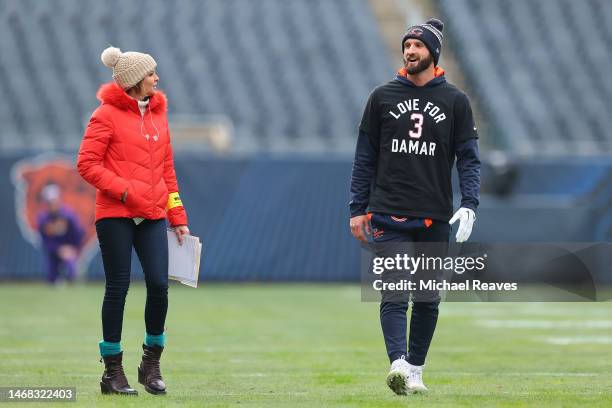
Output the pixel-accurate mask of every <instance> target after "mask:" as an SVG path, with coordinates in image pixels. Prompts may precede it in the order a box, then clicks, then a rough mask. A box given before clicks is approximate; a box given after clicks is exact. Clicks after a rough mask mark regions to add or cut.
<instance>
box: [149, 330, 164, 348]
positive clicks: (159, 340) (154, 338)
mask: <svg viewBox="0 0 612 408" xmlns="http://www.w3.org/2000/svg"><path fill="white" fill-rule="evenodd" d="M144 342H145V345H146V346H149V347H151V346H160V347H164V345H165V344H166V333H162V334H157V335H153V334H149V333H145V341H144Z"/></svg>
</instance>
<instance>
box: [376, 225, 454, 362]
mask: <svg viewBox="0 0 612 408" xmlns="http://www.w3.org/2000/svg"><path fill="white" fill-rule="evenodd" d="M371 222H372V233H373V236H374V242H376V243H382V242H390V243H391V242H448V240H449V235H450V225H449V224H448V223H447V222H443V221H436V220H432V221H430V220H425V219H423V218H413V217H403V218H398V217H391V216H389V215H384V214H375V215H374V216H373V217H372V220H371ZM439 304H440V302H439V301H417V302H414V301H413V303H412V314H411V317H410V334H409V339H408V340H409V341H408V345H407V344H406V334H407V333H406V332H407V316H406V315H407V312H408V301H407V300H406V301H399V302H398V301H393V302H386V301H384V298H383V301H382V302H381V303H380V324H381V326H382V332H383V336H384V338H385V346H386V348H387V355H388V356H389V361H390V362H393V361H394V360H396V359H398V358H402V356H404V357H405V358H406V357H407V358H406V360H408V362H409V363H410V364H412V365H417V366H421V365H423V364H425V358H426V357H427V352H428V351H429V345H430V344H431V339H432V338H433V334H434V331H435V329H436V323H437V322H438V305H439ZM407 346H408V347H407Z"/></svg>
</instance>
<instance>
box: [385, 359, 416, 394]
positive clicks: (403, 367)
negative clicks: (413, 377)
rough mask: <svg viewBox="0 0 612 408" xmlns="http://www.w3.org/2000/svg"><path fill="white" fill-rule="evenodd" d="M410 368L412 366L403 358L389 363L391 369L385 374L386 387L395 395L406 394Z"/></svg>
mask: <svg viewBox="0 0 612 408" xmlns="http://www.w3.org/2000/svg"><path fill="white" fill-rule="evenodd" d="M410 367H412V366H411V365H410V364H408V362H407V361H406V360H404V359H403V358H398V359H397V360H395V361H394V362H393V363H391V369H390V370H389V374H387V385H388V386H389V388H391V390H393V392H394V393H396V394H397V395H406V394H408V377H409V376H410Z"/></svg>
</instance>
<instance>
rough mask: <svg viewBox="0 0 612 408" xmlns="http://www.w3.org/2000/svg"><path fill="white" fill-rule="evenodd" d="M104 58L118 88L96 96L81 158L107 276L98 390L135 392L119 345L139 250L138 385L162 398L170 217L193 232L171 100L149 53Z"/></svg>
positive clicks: (112, 53)
mask: <svg viewBox="0 0 612 408" xmlns="http://www.w3.org/2000/svg"><path fill="white" fill-rule="evenodd" d="M101 58H102V62H103V63H104V64H105V65H106V66H108V67H110V68H112V69H113V80H114V82H111V83H107V84H105V85H102V86H101V87H100V90H99V91H98V94H97V97H98V99H99V100H100V102H101V104H100V106H99V107H98V108H97V109H96V110H95V112H94V113H93V114H92V116H91V119H90V120H89V124H88V125H87V129H86V130H85V136H84V137H83V141H82V143H81V148H80V150H79V155H78V159H77V168H78V170H79V174H80V175H81V176H82V177H83V178H84V179H85V180H86V181H87V182H88V183H90V184H92V185H93V186H94V187H96V189H97V192H96V232H97V235H98V240H99V241H100V250H101V253H102V261H103V263H104V273H105V276H106V289H105V293H104V302H103V303H102V331H103V336H104V340H103V341H101V342H100V345H99V346H100V354H101V355H102V358H103V360H104V364H105V370H104V374H103V375H102V380H101V382H100V387H101V390H102V393H104V394H108V393H111V394H137V391H136V390H134V389H132V388H131V387H130V386H129V384H128V381H127V379H126V377H125V374H124V372H123V366H122V356H123V351H122V350H121V344H120V341H121V329H122V324H123V308H124V305H125V297H126V295H127V292H128V287H129V284H130V265H131V254H132V247H134V249H135V250H136V254H137V255H138V258H139V259H140V263H141V265H142V269H143V272H144V276H145V281H146V286H147V302H146V306H145V325H146V333H145V339H144V344H143V346H142V348H143V351H144V353H143V356H142V362H141V364H140V366H139V367H138V382H140V383H141V384H143V385H144V386H145V390H146V391H147V392H150V393H152V394H164V393H165V392H166V386H165V384H164V382H163V379H162V376H161V372H160V367H159V360H160V357H161V353H162V351H163V349H164V346H165V334H164V323H165V320H166V312H167V310H168V239H167V233H166V218H167V219H168V221H169V222H170V225H171V226H172V227H173V229H174V232H175V233H176V237H177V239H178V240H179V242H181V243H182V236H183V235H184V234H189V229H188V228H187V215H186V213H185V209H184V208H183V205H182V203H181V199H180V197H179V192H178V184H177V181H176V174H175V172H174V162H173V156H172V147H171V145H170V134H169V132H168V119H167V116H166V96H165V95H164V94H163V93H162V92H161V91H159V90H157V89H156V86H157V82H158V81H159V77H158V76H157V74H156V72H155V68H156V66H157V63H156V62H155V60H154V59H153V57H151V56H150V55H148V54H142V53H139V52H126V53H122V52H121V50H119V49H118V48H113V47H109V48H107V49H106V50H104V52H103V53H102V56H101Z"/></svg>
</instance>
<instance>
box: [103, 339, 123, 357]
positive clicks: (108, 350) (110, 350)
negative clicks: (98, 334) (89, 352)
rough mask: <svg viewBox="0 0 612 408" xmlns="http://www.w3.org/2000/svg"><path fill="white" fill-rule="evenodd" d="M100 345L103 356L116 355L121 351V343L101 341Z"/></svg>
mask: <svg viewBox="0 0 612 408" xmlns="http://www.w3.org/2000/svg"><path fill="white" fill-rule="evenodd" d="M98 345H99V346H100V355H101V356H102V357H108V356H114V355H115V354H119V353H121V343H112V342H110V341H101V342H100V343H98Z"/></svg>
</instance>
